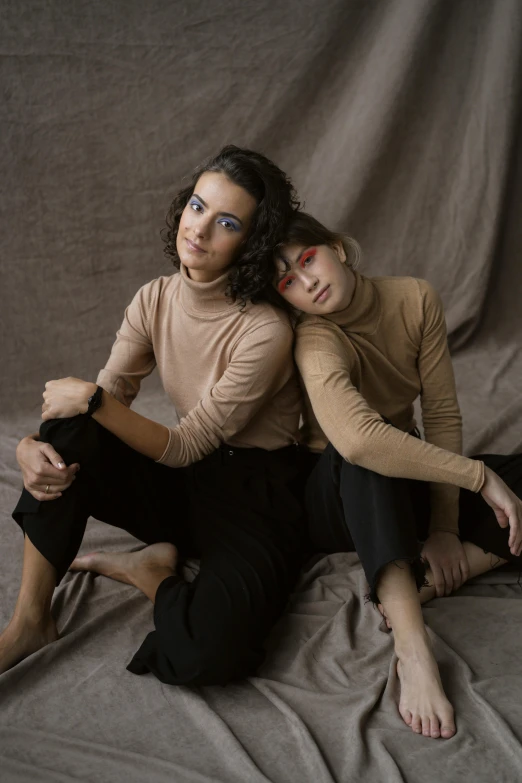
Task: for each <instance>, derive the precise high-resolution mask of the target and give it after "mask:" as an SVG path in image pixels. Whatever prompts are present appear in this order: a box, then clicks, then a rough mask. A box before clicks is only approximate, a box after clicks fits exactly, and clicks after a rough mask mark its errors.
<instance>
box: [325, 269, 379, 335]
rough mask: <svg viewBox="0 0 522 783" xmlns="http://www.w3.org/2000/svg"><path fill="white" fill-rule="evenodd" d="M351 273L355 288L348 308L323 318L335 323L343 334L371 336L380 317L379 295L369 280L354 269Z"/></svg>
mask: <svg viewBox="0 0 522 783" xmlns="http://www.w3.org/2000/svg"><path fill="white" fill-rule="evenodd" d="M353 273H354V275H355V288H354V291H353V296H352V300H351V302H350V304H349V305H348V307H345V309H344V310H340V311H339V312H337V313H330V314H329V315H325V316H323V317H324V318H327V319H328V320H329V321H333V322H334V323H336V324H337V325H338V326H340V327H341V329H342V330H343V331H345V332H355V333H357V334H372V332H374V331H375V330H376V329H377V326H378V324H379V320H380V317H381V304H380V301H379V294H378V292H377V289H376V287H375V286H374V285H373V283H372V281H371V280H370V279H369V278H367V277H364V276H363V275H361V274H360V273H359V272H357V270H355V269H354V270H353Z"/></svg>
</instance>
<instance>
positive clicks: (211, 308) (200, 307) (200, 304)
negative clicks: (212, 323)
mask: <svg viewBox="0 0 522 783" xmlns="http://www.w3.org/2000/svg"><path fill="white" fill-rule="evenodd" d="M180 274H181V304H182V307H183V309H184V310H185V312H187V313H190V314H192V315H198V316H199V317H201V318H204V317H205V316H207V317H208V316H210V317H212V316H214V317H215V316H223V315H226V314H227V313H230V312H232V310H235V309H237V308H238V307H239V306H240V304H239V303H238V302H235V303H233V302H231V300H230V298H229V297H227V296H226V289H227V286H228V274H227V273H226V272H225V274H224V275H221V276H220V277H218V278H217V279H216V280H213V281H212V282H211V283H197V282H196V281H195V280H192V279H191V278H190V277H189V276H188V272H187V268H186V267H185V266H183V264H181V267H180Z"/></svg>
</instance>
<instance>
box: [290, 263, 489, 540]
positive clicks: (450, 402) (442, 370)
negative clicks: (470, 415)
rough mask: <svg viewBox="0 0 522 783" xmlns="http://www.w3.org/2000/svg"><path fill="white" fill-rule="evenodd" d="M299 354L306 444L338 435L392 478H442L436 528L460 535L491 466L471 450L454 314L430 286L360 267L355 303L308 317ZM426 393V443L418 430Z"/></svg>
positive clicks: (342, 447)
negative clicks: (462, 493)
mask: <svg viewBox="0 0 522 783" xmlns="http://www.w3.org/2000/svg"><path fill="white" fill-rule="evenodd" d="M295 358H296V361H297V365H298V367H299V370H300V372H301V376H302V379H303V382H304V386H305V388H306V393H307V394H306V408H307V416H306V423H305V426H304V428H303V431H302V435H303V439H304V440H305V442H307V443H308V445H309V446H310V447H311V448H312V449H314V450H321V449H323V448H324V447H325V445H326V442H327V440H329V441H331V443H332V444H333V446H334V447H335V449H336V450H337V451H338V452H339V453H340V454H341V455H342V456H343V457H344V458H345V459H346V460H348V461H349V462H352V463H354V464H356V465H361V466H362V467H365V468H368V469H370V470H373V471H375V472H377V473H381V474H383V475H385V476H396V477H402V478H412V479H421V480H424V481H430V482H437V483H433V484H432V512H431V530H432V531H433V530H446V531H450V532H458V496H459V487H465V488H467V489H470V490H472V491H474V492H477V491H478V490H479V489H480V488H481V486H482V484H483V482H484V464H483V463H482V462H480V461H477V460H471V459H468V458H467V457H463V456H461V453H462V422H461V416H460V411H459V406H458V402H457V395H456V390H455V380H454V375H453V368H452V365H451V358H450V355H449V350H448V344H447V338H446V325H445V320H444V311H443V308H442V303H441V301H440V299H439V296H438V295H437V293H436V292H435V290H434V289H433V288H432V287H431V286H430V284H429V283H427V282H426V281H424V280H417V279H414V278H409V277H375V278H366V277H363V275H361V274H359V273H358V272H355V291H354V294H353V298H352V301H351V303H350V305H349V306H348V307H347V308H346V309H345V310H343V311H341V312H339V313H332V314H331V315H327V316H324V317H317V316H310V315H304V316H302V318H301V319H300V322H299V323H298V325H297V329H296V349H295ZM419 395H420V398H421V405H422V421H423V426H424V435H425V438H426V440H425V441H422V440H419V439H418V438H415V437H413V436H412V435H409V434H408V432H409V431H411V430H412V429H413V428H414V427H415V419H414V417H413V402H414V400H415V399H416V398H417V397H418V396H419ZM314 414H315V416H314ZM382 416H384V417H386V418H387V419H389V420H390V421H391V422H392V424H393V425H394V427H391V426H389V425H388V424H386V423H385V422H384V421H383V419H382V418H381V417H382ZM323 433H324V434H323ZM325 436H326V437H325Z"/></svg>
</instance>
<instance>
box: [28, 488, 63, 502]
mask: <svg viewBox="0 0 522 783" xmlns="http://www.w3.org/2000/svg"><path fill="white" fill-rule="evenodd" d="M26 489H27V491H28V492H30V493H31V495H32V496H33V498H36V500H40V501H42V500H57V499H58V498H61V497H62V493H61V492H40V491H39V490H36V489H29V487H26Z"/></svg>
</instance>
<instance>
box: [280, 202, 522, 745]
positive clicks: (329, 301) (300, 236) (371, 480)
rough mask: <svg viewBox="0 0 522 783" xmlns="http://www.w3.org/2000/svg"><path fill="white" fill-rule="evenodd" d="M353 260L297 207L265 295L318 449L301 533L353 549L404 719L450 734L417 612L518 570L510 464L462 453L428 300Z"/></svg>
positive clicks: (446, 360) (341, 241)
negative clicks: (274, 301)
mask: <svg viewBox="0 0 522 783" xmlns="http://www.w3.org/2000/svg"><path fill="white" fill-rule="evenodd" d="M358 258H359V247H358V245H357V243H356V242H354V240H352V239H350V238H348V237H344V236H343V235H340V234H336V233H334V232H332V231H329V230H328V229H327V228H325V227H324V226H323V225H321V224H320V223H319V222H318V221H317V220H315V219H314V218H313V217H312V216H310V215H307V214H306V213H303V212H298V213H296V214H295V215H294V216H293V218H292V219H291V221H290V224H289V226H288V229H287V231H286V236H285V240H284V242H283V243H282V244H281V245H280V246H279V247H278V248H277V251H276V255H275V264H276V277H275V280H274V285H275V287H276V289H277V291H278V292H279V294H280V295H281V297H282V298H283V300H284V302H285V303H286V306H287V308H289V309H291V310H292V311H293V313H294V316H296V315H297V325H296V346H295V358H296V362H297V365H298V368H299V371H300V373H301V377H302V381H303V385H304V387H305V392H306V400H305V404H306V411H307V414H306V418H305V424H304V427H303V430H302V438H303V440H304V442H306V443H307V444H308V446H309V447H310V448H311V449H312V451H315V452H319V453H321V452H322V453H321V456H320V457H319V459H318V462H317V464H316V466H315V468H314V469H313V471H312V473H311V474H310V477H309V479H308V483H307V491H306V503H307V511H308V515H309V526H310V534H311V538H312V542H313V544H314V547H315V548H316V549H317V550H318V551H322V552H339V551H357V553H358V554H359V557H360V559H361V562H362V565H363V568H364V571H365V575H366V578H367V581H368V584H369V596H370V599H371V600H372V601H373V602H374V603H375V604H377V605H378V606H379V608H380V610H381V611H382V613H383V615H384V617H385V620H386V623H387V625H388V627H389V628H391V629H392V630H393V633H394V643H395V651H396V654H397V657H398V669H397V670H398V675H399V678H400V681H401V697H400V703H399V712H400V714H401V717H402V718H403V720H404V721H405V723H406V724H407V725H408V726H410V727H411V729H412V730H413V731H415V732H416V733H419V734H420V733H422V734H423V735H424V736H426V737H443V738H450V737H452V736H453V735H454V734H455V732H456V726H455V719H454V711H453V708H452V706H451V704H450V703H449V701H448V699H447V698H446V695H445V693H444V691H443V688H442V684H441V680H440V676H439V671H438V667H437V664H436V661H435V659H434V656H433V652H432V649H431V646H430V642H429V638H428V635H427V633H426V629H425V626H424V622H423V617H422V612H421V603H423V602H425V601H428V600H430V599H431V598H434V597H435V596H443V595H449V594H450V593H451V592H453V591H454V590H457V589H458V588H459V587H460V586H461V585H462V584H463V583H464V582H465V581H466V580H467V579H469V578H470V577H473V576H477V575H478V574H481V573H484V572H485V571H488V570H490V569H492V568H495V567H496V566H499V565H502V564H504V563H506V562H508V561H509V562H512V563H516V564H517V565H518V566H519V567H520V566H521V565H522V558H521V552H522V501H521V500H520V497H521V496H522V455H513V456H500V455H481V456H478V457H474V458H472V459H471V458H468V457H464V456H462V422H461V416H460V411H459V406H458V401H457V394H456V389H455V380H454V375H453V369H452V364H451V358H450V354H449V350H448V344H447V338H446V325H445V319H444V312H443V308H442V304H441V301H440V298H439V296H438V295H437V293H436V292H435V290H434V289H433V288H432V287H431V285H430V284H429V283H427V282H426V281H425V280H418V279H414V278H410V277H375V278H369V277H365V276H364V275H362V274H360V273H359V272H358V271H357V269H356V268H355V267H356V264H357V261H358ZM419 395H420V400H421V406H422V422H423V428H424V437H425V440H422V439H421V437H420V434H419V431H418V430H417V427H416V424H415V419H414V417H413V403H414V401H415V399H416V398H417V397H418V396H419Z"/></svg>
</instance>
